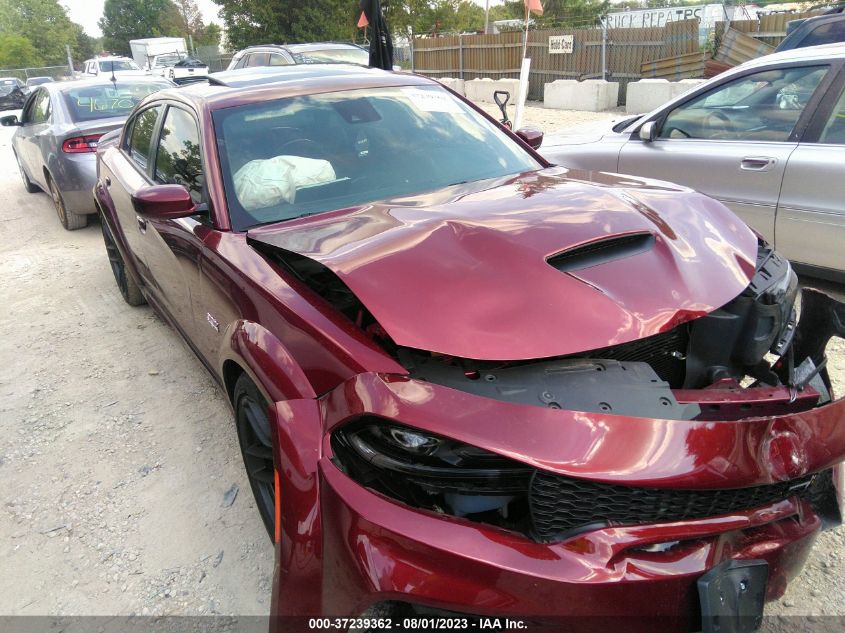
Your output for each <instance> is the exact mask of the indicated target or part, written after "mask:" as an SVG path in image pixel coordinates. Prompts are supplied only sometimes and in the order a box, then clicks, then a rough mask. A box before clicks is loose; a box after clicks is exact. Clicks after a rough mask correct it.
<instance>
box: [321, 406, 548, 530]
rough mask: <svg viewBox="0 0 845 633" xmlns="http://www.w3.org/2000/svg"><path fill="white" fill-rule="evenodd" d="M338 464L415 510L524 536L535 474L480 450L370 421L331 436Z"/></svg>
mask: <svg viewBox="0 0 845 633" xmlns="http://www.w3.org/2000/svg"><path fill="white" fill-rule="evenodd" d="M332 450H333V451H334V455H335V459H334V462H335V464H336V465H337V466H338V467H339V468H340V469H341V470H342V471H344V472H345V473H346V474H347V475H349V476H350V477H352V478H353V479H354V480H356V481H358V482H359V483H361V484H362V485H364V486H366V487H368V488H371V489H373V490H376V491H377V492H380V493H382V494H384V495H386V496H388V497H390V498H392V499H396V500H398V501H401V502H403V503H406V504H408V505H410V506H413V507H415V508H422V509H426V510H431V511H434V512H437V513H439V514H448V515H452V516H457V517H464V518H467V519H470V520H474V521H480V522H483V523H487V524H492V525H497V526H500V527H504V528H508V529H515V530H518V531H525V530H526V529H527V527H528V526H527V525H524V524H523V523H524V522H525V521H527V515H528V499H527V493H528V488H529V483H530V479H531V475H532V474H533V472H534V469H532V468H530V467H528V466H526V465H524V464H520V463H519V462H516V461H514V460H511V459H508V458H506V457H502V456H501V455H497V454H496V453H491V452H489V451H486V450H484V449H481V448H477V447H475V446H470V445H468V444H463V443H461V442H457V441H455V440H451V439H449V438H446V437H443V436H440V435H435V434H433V433H429V432H427V431H420V430H417V429H414V428H411V427H407V426H404V425H400V424H396V423H395V422H391V421H388V420H384V419H381V418H377V417H373V416H368V417H364V418H361V419H359V420H357V421H354V422H351V423H349V424H346V425H345V426H343V427H342V428H340V429H339V430H337V431H335V433H334V434H333V435H332Z"/></svg>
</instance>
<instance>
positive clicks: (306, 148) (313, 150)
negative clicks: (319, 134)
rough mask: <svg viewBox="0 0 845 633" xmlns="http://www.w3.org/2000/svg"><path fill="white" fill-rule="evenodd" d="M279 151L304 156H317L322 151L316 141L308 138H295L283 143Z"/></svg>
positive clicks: (320, 154)
mask: <svg viewBox="0 0 845 633" xmlns="http://www.w3.org/2000/svg"><path fill="white" fill-rule="evenodd" d="M281 153H282V154H289V155H293V156H302V157H304V158H319V157H320V156H322V154H323V153H324V152H323V148H322V147H321V146H320V144H319V143H317V142H316V141H312V140H311V139H310V138H297V139H294V140H292V141H288V142H287V143H285V144H283V145H282V148H281Z"/></svg>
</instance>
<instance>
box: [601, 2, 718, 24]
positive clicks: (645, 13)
mask: <svg viewBox="0 0 845 633" xmlns="http://www.w3.org/2000/svg"><path fill="white" fill-rule="evenodd" d="M693 19H697V20H698V21H699V24H700V26H701V27H702V28H712V27H714V26H715V25H716V22H717V21H718V20H726V19H728V18H727V14H726V13H725V7H724V5H721V4H702V5H698V6H694V7H671V8H666V9H642V10H638V11H620V12H619V13H608V14H607V28H610V29H630V28H645V27H652V26H666V25H667V24H668V23H669V22H677V21H679V20H693Z"/></svg>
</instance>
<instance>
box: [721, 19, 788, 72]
mask: <svg viewBox="0 0 845 633" xmlns="http://www.w3.org/2000/svg"><path fill="white" fill-rule="evenodd" d="M774 50H775V49H774V47H773V46H770V45H768V44H766V43H764V42H761V41H760V40H758V39H756V38H753V37H751V36H750V35H747V34H745V33H742V32H740V31H735V30H734V29H731V28H729V29H728V30H727V31H725V34H724V35H723V36H722V41H721V43H720V44H719V50H718V51H716V55H715V56H714V59H715V60H716V61H719V62H722V63H724V64H731V65H732V66H738V65H739V64H742V63H744V62H747V61H749V60H752V59H756V58H757V57H762V56H763V55H768V54H770V53H772V52H774Z"/></svg>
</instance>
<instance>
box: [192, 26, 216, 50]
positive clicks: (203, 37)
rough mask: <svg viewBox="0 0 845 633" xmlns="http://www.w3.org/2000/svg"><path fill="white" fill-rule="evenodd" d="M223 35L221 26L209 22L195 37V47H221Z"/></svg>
mask: <svg viewBox="0 0 845 633" xmlns="http://www.w3.org/2000/svg"><path fill="white" fill-rule="evenodd" d="M222 35H223V32H222V30H221V29H220V26H219V25H218V24H215V23H214V22H209V23H208V24H206V25H204V26H203V28H202V29H201V30H200V32H199V33H198V34H197V35H195V36H194V46H219V45H220V38H221V37H222Z"/></svg>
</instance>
